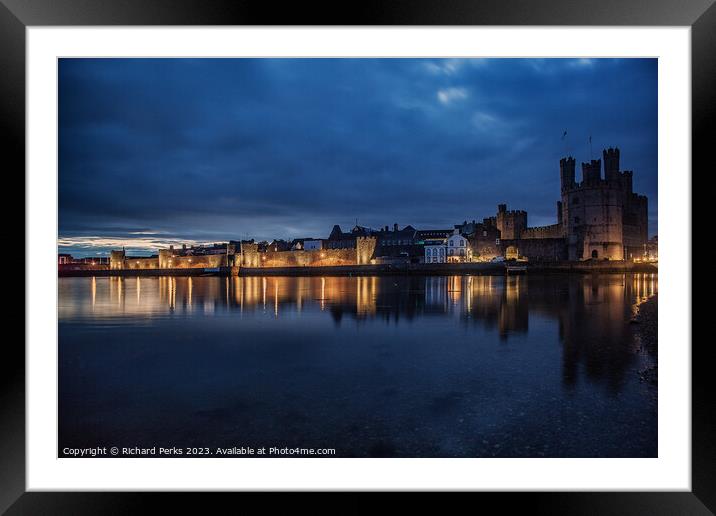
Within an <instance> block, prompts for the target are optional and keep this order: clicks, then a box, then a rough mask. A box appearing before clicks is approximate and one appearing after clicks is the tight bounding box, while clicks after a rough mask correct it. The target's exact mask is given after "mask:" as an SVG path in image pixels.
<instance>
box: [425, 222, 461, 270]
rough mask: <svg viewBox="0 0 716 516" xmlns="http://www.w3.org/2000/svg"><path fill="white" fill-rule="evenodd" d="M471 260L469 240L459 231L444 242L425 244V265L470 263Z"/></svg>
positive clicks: (434, 241) (433, 241)
mask: <svg viewBox="0 0 716 516" xmlns="http://www.w3.org/2000/svg"><path fill="white" fill-rule="evenodd" d="M471 259H472V253H471V251H470V246H469V244H468V241H467V238H465V237H464V236H462V235H461V234H460V231H459V230H457V229H456V230H455V231H454V232H453V234H452V235H450V236H449V237H448V238H446V239H444V240H431V241H429V242H426V243H425V263H445V262H469V261H470V260H471Z"/></svg>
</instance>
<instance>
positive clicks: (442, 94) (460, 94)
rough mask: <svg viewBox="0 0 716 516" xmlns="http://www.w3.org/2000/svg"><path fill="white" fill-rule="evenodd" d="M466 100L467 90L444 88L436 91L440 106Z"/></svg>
mask: <svg viewBox="0 0 716 516" xmlns="http://www.w3.org/2000/svg"><path fill="white" fill-rule="evenodd" d="M466 98H467V90H466V89H465V88H446V89H443V90H438V100H439V101H440V102H441V103H442V104H451V103H453V102H455V101H457V100H464V99H466Z"/></svg>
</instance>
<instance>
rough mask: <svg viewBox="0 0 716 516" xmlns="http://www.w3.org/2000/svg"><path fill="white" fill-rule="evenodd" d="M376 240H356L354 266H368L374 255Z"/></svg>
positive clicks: (365, 238)
mask: <svg viewBox="0 0 716 516" xmlns="http://www.w3.org/2000/svg"><path fill="white" fill-rule="evenodd" d="M376 243H377V239H376V238H375V237H360V236H359V237H358V238H356V264H358V265H368V264H370V261H371V259H372V258H373V253H375V246H376Z"/></svg>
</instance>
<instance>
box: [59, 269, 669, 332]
mask: <svg viewBox="0 0 716 516" xmlns="http://www.w3.org/2000/svg"><path fill="white" fill-rule="evenodd" d="M62 281H64V279H63V280H61V282H62ZM71 281H74V282H79V281H83V282H84V283H83V284H80V283H77V285H78V286H77V287H73V289H76V288H80V289H82V288H83V289H84V290H81V291H82V292H84V297H83V301H82V302H77V303H74V304H60V308H59V313H60V315H61V316H62V315H63V314H64V315H68V316H69V315H71V314H73V313H74V314H76V313H80V312H84V313H86V314H88V316H95V317H110V316H126V315H131V314H161V313H167V312H168V311H170V312H174V311H177V312H182V311H183V312H187V313H188V312H192V311H194V310H196V309H197V308H200V309H203V311H204V312H205V313H211V312H213V311H214V310H216V309H217V308H219V307H224V308H226V309H228V311H229V312H230V311H232V310H235V311H236V312H237V314H238V313H242V314H243V313H244V311H253V310H261V309H264V310H266V309H270V310H271V311H272V312H273V314H274V316H275V317H279V316H281V315H284V314H285V313H299V314H302V313H310V312H311V311H326V312H329V313H330V314H332V316H334V317H335V318H336V320H340V319H341V318H343V316H344V315H347V316H348V317H354V318H355V319H356V320H361V319H364V318H372V317H380V318H384V319H389V318H396V319H398V318H400V319H402V320H410V319H411V318H412V317H415V316H416V315H419V314H422V313H427V312H429V313H437V314H441V313H442V314H450V315H454V316H456V317H458V318H460V319H464V320H466V321H468V320H472V321H475V322H483V323H485V324H488V325H493V326H494V327H496V328H499V330H500V332H502V333H504V334H510V333H512V332H520V331H526V329H527V327H528V318H529V314H530V313H540V314H542V313H543V314H545V315H547V316H550V317H562V315H563V314H562V312H561V311H560V310H565V309H564V303H565V302H567V300H569V299H573V301H569V302H570V303H571V302H573V303H575V304H576V305H577V306H583V307H586V308H584V310H589V311H590V313H591V312H594V311H598V313H600V314H601V316H603V317H606V318H607V320H609V321H611V322H613V323H614V324H615V325H619V324H621V322H623V321H624V320H625V318H626V319H627V320H628V318H629V316H630V314H635V313H636V312H637V311H638V307H639V305H640V304H641V303H643V302H644V301H646V300H647V299H649V298H650V297H652V296H653V295H655V294H656V293H657V290H658V275H657V274H628V275H596V276H594V277H592V276H584V277H581V278H580V279H579V280H578V281H573V280H569V281H566V280H564V279H560V280H559V281H561V282H563V283H564V285H567V284H569V288H567V287H566V286H562V287H555V286H554V281H557V280H554V281H553V280H551V279H550V280H545V279H541V280H540V279H539V278H530V277H527V276H524V275H518V276H508V277H505V276H428V277H411V276H397V277H376V276H361V277H326V276H323V277H303V278H297V277H233V278H226V277H221V278H219V277H179V278H177V277H171V276H162V277H142V278H137V277H134V278H127V279H125V278H120V277H109V278H107V277H89V278H86V279H77V278H72V279H71ZM533 283H536V284H537V287H536V289H535V291H534V292H529V290H530V289H529V288H528V286H529V285H530V284H533ZM61 284H62V283H61ZM67 284H68V285H71V283H67ZM82 285H84V287H82ZM73 289H69V288H68V287H65V288H64V290H62V289H61V291H60V295H64V294H63V292H68V291H70V292H74V290H73ZM132 289H136V292H132ZM269 293H270V294H269ZM528 293H529V294H531V295H528ZM126 294H128V295H126ZM269 296H270V297H271V298H272V299H269ZM550 296H551V297H550ZM553 298H554V299H553ZM269 302H271V305H272V306H271V307H268V303H269ZM83 303H84V304H83ZM554 305H559V306H561V307H562V308H560V309H559V310H555V309H554V308H553V306H554ZM338 314H340V316H339V315H338Z"/></svg>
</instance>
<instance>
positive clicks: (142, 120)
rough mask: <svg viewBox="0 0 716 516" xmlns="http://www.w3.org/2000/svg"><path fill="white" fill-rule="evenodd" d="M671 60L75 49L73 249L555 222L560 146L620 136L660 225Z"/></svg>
mask: <svg viewBox="0 0 716 516" xmlns="http://www.w3.org/2000/svg"><path fill="white" fill-rule="evenodd" d="M656 71H657V65H656V60H651V59H593V60H575V59H545V60H536V59H482V60H470V59H464V60H455V59H389V60H386V59H352V60H341V59H323V60H321V59H304V60H291V59H265V60H264V59H237V60H234V59H228V60H224V59H220V60H183V59H181V60H166V59H160V60H145V59H141V60H125V59H104V60H94V59H81V60H77V59H72V60H66V59H62V60H60V81H59V83H60V122H59V123H60V142H59V144H60V170H59V211H60V213H59V221H60V223H59V226H60V227H59V252H67V253H72V254H73V255H76V256H94V255H103V256H106V255H107V254H108V253H109V251H110V250H111V249H117V248H119V247H126V248H127V249H128V250H130V251H139V252H141V251H147V250H156V249H157V248H161V247H166V246H168V245H170V244H172V243H174V244H176V243H181V242H186V243H187V244H201V243H212V242H221V241H228V240H241V239H252V238H253V239H255V240H257V241H260V240H266V241H271V240H273V239H286V240H291V239H293V238H306V237H313V238H326V237H327V235H328V233H329V232H330V230H331V228H332V226H333V225H334V224H339V225H340V226H341V227H342V228H344V229H348V228H350V227H352V226H354V225H355V224H356V219H357V223H358V225H361V226H366V227H371V228H376V229H377V228H381V227H383V226H385V225H390V226H392V225H393V224H395V223H397V224H399V226H400V227H404V226H406V225H412V226H414V227H420V228H425V229H431V228H446V227H447V228H450V227H453V225H455V224H460V223H462V222H463V221H471V220H478V221H480V220H482V219H483V218H484V217H489V216H491V215H493V214H494V211H495V207H496V206H497V205H498V204H500V203H505V202H506V203H508V204H509V206H510V208H513V209H520V210H526V211H527V212H528V214H529V224H530V225H533V226H540V225H549V224H554V223H555V222H556V214H555V208H554V202H555V201H556V200H557V199H558V198H559V192H560V185H559V182H560V177H559V159H560V158H562V157H565V156H567V155H571V156H574V157H575V159H576V161H577V163H578V164H579V163H581V162H588V161H589V160H590V159H598V158H601V151H602V149H604V148H608V147H617V146H618V147H620V148H621V149H622V152H623V159H622V167H621V168H622V169H623V170H633V171H634V190H635V191H638V192H640V193H643V194H644V195H646V196H647V197H648V198H649V236H653V235H655V234H656V233H657V226H658V217H657V203H658V197H657V152H656V141H657V135H656V119H657V110H656ZM165 77H166V79H164V78H165ZM212 88H213V89H212ZM110 100H113V102H110ZM565 131H566V133H567V134H566V135H565V134H564V133H565ZM578 176H579V177H581V173H578Z"/></svg>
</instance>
